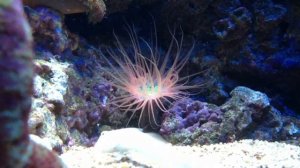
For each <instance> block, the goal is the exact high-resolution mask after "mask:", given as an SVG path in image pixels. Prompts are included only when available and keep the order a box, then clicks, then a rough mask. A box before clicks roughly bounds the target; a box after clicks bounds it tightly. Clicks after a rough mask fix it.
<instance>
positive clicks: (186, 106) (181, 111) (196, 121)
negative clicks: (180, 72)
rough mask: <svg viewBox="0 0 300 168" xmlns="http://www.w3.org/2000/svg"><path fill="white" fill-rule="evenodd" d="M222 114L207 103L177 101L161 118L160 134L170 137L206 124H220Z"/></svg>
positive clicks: (186, 100) (215, 107)
mask: <svg viewBox="0 0 300 168" xmlns="http://www.w3.org/2000/svg"><path fill="white" fill-rule="evenodd" d="M221 121H222V112H221V111H220V109H219V108H218V107H217V106H215V105H211V104H208V103H204V102H200V101H193V100H192V99H189V98H186V99H181V100H179V101H177V102H176V103H175V104H174V105H173V107H172V108H171V109H170V110H169V112H167V113H165V114H164V116H163V122H162V124H161V129H160V133H161V134H162V135H170V134H172V133H176V132H180V131H182V130H189V131H191V132H192V131H194V130H195V129H197V128H200V127H201V126H202V125H203V124H205V123H208V122H216V123H220V122H221Z"/></svg>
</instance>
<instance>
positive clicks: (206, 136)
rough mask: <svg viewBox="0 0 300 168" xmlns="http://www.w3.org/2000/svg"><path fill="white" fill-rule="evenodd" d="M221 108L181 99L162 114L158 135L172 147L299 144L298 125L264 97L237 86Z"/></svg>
mask: <svg viewBox="0 0 300 168" xmlns="http://www.w3.org/2000/svg"><path fill="white" fill-rule="evenodd" d="M230 95H231V96H232V97H231V98H230V99H229V100H228V101H226V103H224V104H223V105H221V106H219V107H218V106H215V105H212V104H208V103H204V102H200V101H193V100H192V99H183V100H180V101H177V102H176V103H175V104H174V105H173V107H172V108H171V109H170V110H169V112H167V113H165V114H164V115H163V122H162V125H161V129H160V134H161V135H162V136H163V137H164V138H166V139H167V140H168V141H169V142H171V143H175V144H201V145H203V144H213V143H219V142H224V143H227V142H233V141H236V140H241V139H259V140H268V141H283V142H287V143H292V144H299V142H298V141H297V140H299V138H300V132H299V128H300V123H299V120H297V118H294V117H289V116H284V115H282V114H281V112H280V111H278V110H277V109H276V108H274V107H272V106H271V105H270V102H269V98H268V97H267V95H266V94H264V93H261V92H258V91H254V90H251V89H249V88H246V87H241V86H240V87H236V88H235V89H234V90H233V91H232V92H231V93H230Z"/></svg>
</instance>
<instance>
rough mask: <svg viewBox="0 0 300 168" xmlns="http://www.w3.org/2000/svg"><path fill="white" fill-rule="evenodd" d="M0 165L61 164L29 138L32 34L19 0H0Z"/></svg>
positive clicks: (54, 165) (37, 165)
mask: <svg viewBox="0 0 300 168" xmlns="http://www.w3.org/2000/svg"><path fill="white" fill-rule="evenodd" d="M0 20H1V24H0V41H1V42H2V43H1V45H0V81H1V82H0V87H1V91H0V121H1V122H0V137H1V139H0V150H1V157H0V161H1V167H16V168H22V167H31V168H36V167H39V166H40V165H47V166H48V167H58V168H59V167H63V164H62V162H61V161H60V159H59V158H58V157H57V156H56V154H54V153H52V152H51V151H49V150H47V149H46V148H44V147H42V146H40V145H38V144H36V143H34V142H33V141H30V140H29V136H28V125H27V120H28V115H29V112H30V107H31V95H32V86H33V63H32V57H33V51H32V37H31V31H30V28H29V24H28V22H27V21H26V20H25V15H24V12H23V6H22V3H21V1H20V0H4V1H0Z"/></svg>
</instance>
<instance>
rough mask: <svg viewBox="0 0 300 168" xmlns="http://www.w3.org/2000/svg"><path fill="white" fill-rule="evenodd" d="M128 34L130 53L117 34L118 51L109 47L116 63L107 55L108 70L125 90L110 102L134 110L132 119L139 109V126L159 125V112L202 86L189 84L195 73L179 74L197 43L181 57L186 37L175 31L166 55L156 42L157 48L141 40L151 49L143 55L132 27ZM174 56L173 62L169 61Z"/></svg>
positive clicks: (119, 86)
mask: <svg viewBox="0 0 300 168" xmlns="http://www.w3.org/2000/svg"><path fill="white" fill-rule="evenodd" d="M128 34H129V37H130V40H131V47H130V51H131V52H128V50H126V49H125V47H124V45H123V44H122V43H121V42H120V40H119V39H118V37H117V36H115V37H116V47H117V51H113V50H111V49H110V50H108V55H109V56H110V57H111V58H113V60H114V61H113V62H115V64H116V65H117V66H116V65H115V64H113V63H112V62H111V61H109V59H108V58H106V57H105V59H106V60H107V63H108V64H109V65H110V68H111V70H112V71H110V72H107V73H108V74H109V75H110V77H111V78H112V85H113V86H115V87H116V88H117V89H120V90H122V91H123V92H124V94H123V95H121V96H118V97H115V98H114V99H113V100H112V102H111V104H114V105H116V106H117V107H119V108H120V109H122V110H124V112H129V111H131V112H132V115H131V117H130V119H129V122H130V120H131V119H132V117H133V116H134V115H135V114H136V113H137V112H138V113H140V116H139V121H138V125H139V127H146V126H148V125H150V126H151V127H152V128H156V127H158V126H159V122H158V121H157V117H158V113H159V112H167V111H168V106H169V105H170V104H171V103H172V102H173V101H175V100H178V99H181V98H184V97H187V96H188V95H190V94H189V93H188V92H187V90H189V89H192V88H197V87H199V85H188V79H189V78H190V77H191V76H194V75H196V74H193V75H189V76H185V77H180V76H179V72H180V71H181V70H182V69H183V67H184V66H185V64H186V63H187V61H188V60H189V57H190V55H191V52H192V49H193V47H194V45H193V46H192V47H191V49H190V50H189V51H188V52H186V53H185V55H184V56H183V57H182V41H183V37H182V38H181V40H180V42H178V41H177V40H176V38H175V36H174V34H172V40H171V42H170V45H169V47H168V50H167V51H166V53H165V54H164V55H161V54H160V52H159V51H158V49H157V42H155V43H156V44H155V47H152V46H151V45H150V44H149V43H147V42H146V41H145V40H142V42H143V43H144V44H145V45H146V47H147V48H148V51H149V52H146V53H147V55H144V54H145V52H142V50H141V47H140V43H139V40H138V37H137V35H136V33H135V32H134V31H133V30H131V29H130V30H129V31H128ZM155 39H156V38H155ZM155 41H157V40H155ZM174 49H175V51H174ZM162 58H163V59H162ZM171 58H173V59H172V60H173V61H172V63H171V64H170V59H171ZM120 71H121V72H120ZM197 74H199V73H197Z"/></svg>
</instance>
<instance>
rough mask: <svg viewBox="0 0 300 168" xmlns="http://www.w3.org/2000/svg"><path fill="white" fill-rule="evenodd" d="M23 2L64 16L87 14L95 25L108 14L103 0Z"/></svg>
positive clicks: (35, 0)
mask: <svg viewBox="0 0 300 168" xmlns="http://www.w3.org/2000/svg"><path fill="white" fill-rule="evenodd" d="M23 2H24V4H25V5H29V6H31V7H38V6H46V7H49V8H52V9H55V10H58V11H60V12H61V13H63V14H71V13H84V12H87V13H89V19H90V21H91V22H94V23H95V22H99V21H101V20H102V19H103V17H104V15H105V12H106V6H105V3H104V2H103V1H102V0H52V1H48V0H23Z"/></svg>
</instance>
